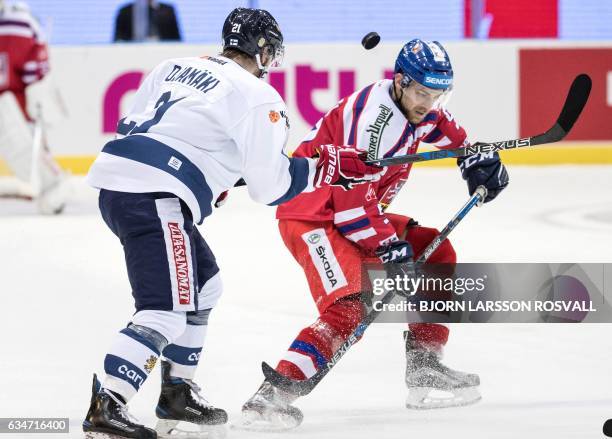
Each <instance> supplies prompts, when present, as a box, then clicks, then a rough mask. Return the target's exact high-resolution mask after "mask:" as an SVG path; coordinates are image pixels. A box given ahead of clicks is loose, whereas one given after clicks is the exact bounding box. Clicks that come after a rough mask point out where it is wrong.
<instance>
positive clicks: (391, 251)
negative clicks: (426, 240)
mask: <svg viewBox="0 0 612 439" xmlns="http://www.w3.org/2000/svg"><path fill="white" fill-rule="evenodd" d="M376 256H378V258H379V259H380V261H381V262H382V263H383V265H384V267H385V271H386V272H387V278H389V279H396V278H397V277H398V276H399V277H400V278H402V279H404V278H415V277H416V275H417V273H416V269H415V266H414V262H413V261H412V257H413V256H414V252H413V251H412V246H411V245H410V243H409V242H408V241H393V242H390V243H388V244H386V245H384V246H380V247H378V248H377V249H376ZM396 293H397V294H399V295H401V296H408V295H409V294H410V292H409V291H404V290H397V291H396Z"/></svg>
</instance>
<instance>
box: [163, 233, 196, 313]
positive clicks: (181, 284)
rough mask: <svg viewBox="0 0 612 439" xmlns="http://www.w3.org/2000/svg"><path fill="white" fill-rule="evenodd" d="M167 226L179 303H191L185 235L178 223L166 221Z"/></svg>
mask: <svg viewBox="0 0 612 439" xmlns="http://www.w3.org/2000/svg"><path fill="white" fill-rule="evenodd" d="M168 228H169V229H170V239H171V240H172V253H173V254H174V267H175V270H176V285H177V288H178V295H179V303H180V304H181V305H189V304H190V303H191V287H190V282H189V262H188V260H187V257H188V255H189V253H188V252H187V249H186V247H185V237H184V236H183V232H182V231H181V228H180V227H179V225H178V223H168Z"/></svg>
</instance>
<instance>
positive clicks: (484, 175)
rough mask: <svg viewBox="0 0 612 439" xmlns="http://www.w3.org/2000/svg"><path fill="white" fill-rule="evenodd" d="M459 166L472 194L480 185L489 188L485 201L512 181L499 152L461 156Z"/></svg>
mask: <svg viewBox="0 0 612 439" xmlns="http://www.w3.org/2000/svg"><path fill="white" fill-rule="evenodd" d="M457 166H459V169H461V176H462V177H463V179H464V180H466V181H467V184H468V191H469V192H470V195H473V194H474V191H475V190H476V188H477V187H478V186H481V185H482V186H484V187H486V188H487V191H488V192H487V197H486V198H485V200H484V202H485V203H487V202H489V201H491V200H492V199H494V198H495V197H497V195H499V193H500V192H501V191H503V190H504V189H505V188H506V186H508V183H509V182H510V179H509V177H508V172H507V171H506V167H505V166H504V164H503V163H502V162H501V160H500V159H499V154H498V153H497V152H493V153H488V154H473V155H469V156H467V157H459V158H458V159H457Z"/></svg>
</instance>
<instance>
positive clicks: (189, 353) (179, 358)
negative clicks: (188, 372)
mask: <svg viewBox="0 0 612 439" xmlns="http://www.w3.org/2000/svg"><path fill="white" fill-rule="evenodd" d="M200 352H202V348H201V347H199V348H186V347H184V346H178V345H175V344H169V345H168V346H166V348H165V349H164V357H166V358H167V359H168V360H170V361H173V362H174V363H178V364H183V365H185V366H195V365H197V364H198V361H199V360H200Z"/></svg>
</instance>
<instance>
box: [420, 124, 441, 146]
mask: <svg viewBox="0 0 612 439" xmlns="http://www.w3.org/2000/svg"><path fill="white" fill-rule="evenodd" d="M440 137H442V131H440V128H438V127H436V128H434V129H433V130H432V132H431V133H429V134H428V135H426V136H425V137H424V138H423V142H425V143H434V142H437V141H438V140H440Z"/></svg>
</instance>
